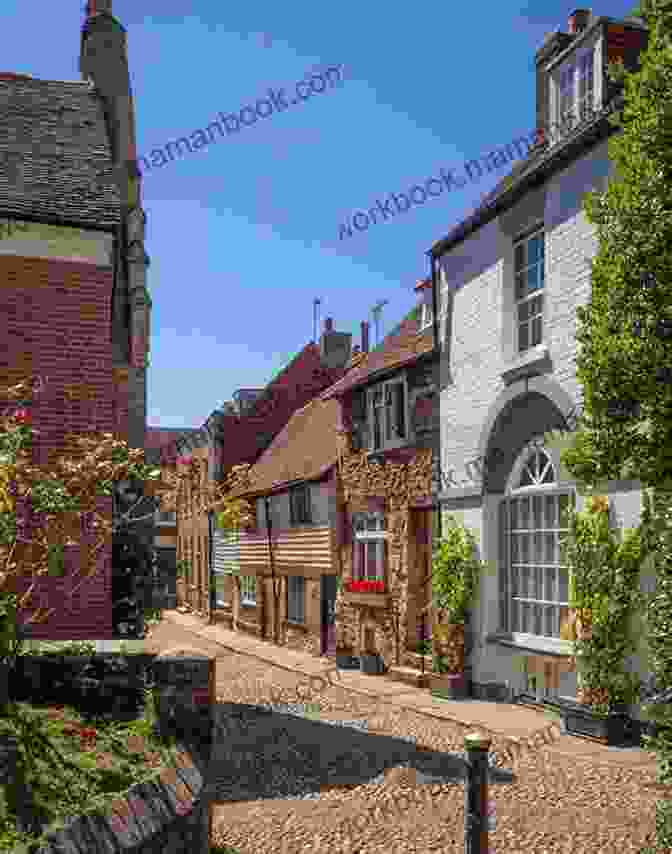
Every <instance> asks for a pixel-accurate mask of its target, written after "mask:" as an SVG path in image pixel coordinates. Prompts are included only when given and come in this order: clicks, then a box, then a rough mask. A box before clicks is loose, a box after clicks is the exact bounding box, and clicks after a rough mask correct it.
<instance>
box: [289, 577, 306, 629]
mask: <svg viewBox="0 0 672 854" xmlns="http://www.w3.org/2000/svg"><path fill="white" fill-rule="evenodd" d="M292 580H293V581H294V583H295V584H296V587H295V588H294V589H292ZM297 582H301V583H300V584H298V583H297ZM305 621H306V579H305V578H304V577H303V576H302V575H288V576H287V622H288V623H297V624H298V625H303V624H304V623H305Z"/></svg>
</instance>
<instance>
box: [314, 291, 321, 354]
mask: <svg viewBox="0 0 672 854" xmlns="http://www.w3.org/2000/svg"><path fill="white" fill-rule="evenodd" d="M320 305H322V300H321V299H320V298H319V297H315V299H314V300H313V341H314V342H315V343H317V333H318V331H319V329H320V326H319V323H320V309H319V306H320Z"/></svg>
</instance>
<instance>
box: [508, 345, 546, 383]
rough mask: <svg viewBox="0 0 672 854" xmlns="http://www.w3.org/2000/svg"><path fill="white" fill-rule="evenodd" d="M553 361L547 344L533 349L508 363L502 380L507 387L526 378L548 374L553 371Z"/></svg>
mask: <svg viewBox="0 0 672 854" xmlns="http://www.w3.org/2000/svg"><path fill="white" fill-rule="evenodd" d="M551 367H552V365H551V359H550V356H549V353H548V347H547V346H546V344H539V345H538V346H537V347H531V348H530V349H529V350H527V351H526V352H525V353H523V354H522V355H521V356H518V357H517V358H515V359H512V360H511V361H510V362H507V365H506V367H505V369H504V370H503V371H502V373H501V377H502V380H503V381H504V383H505V384H506V385H511V383H514V382H516V381H517V380H520V379H524V378H525V377H530V376H535V375H536V374H543V373H546V372H547V371H549V370H550V369H551Z"/></svg>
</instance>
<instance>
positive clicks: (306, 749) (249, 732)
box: [208, 703, 515, 801]
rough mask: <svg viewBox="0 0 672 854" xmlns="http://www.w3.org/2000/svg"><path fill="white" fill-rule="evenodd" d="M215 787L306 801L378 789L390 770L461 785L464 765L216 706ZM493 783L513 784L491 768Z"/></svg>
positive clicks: (450, 757)
mask: <svg viewBox="0 0 672 854" xmlns="http://www.w3.org/2000/svg"><path fill="white" fill-rule="evenodd" d="M215 721H216V725H215V737H214V746H213V753H212V762H211V764H210V770H209V774H208V776H209V784H210V785H211V786H212V788H213V794H214V797H216V798H217V799H218V800H232V801H238V800H240V801H248V800H258V799H260V798H283V797H300V796H301V795H305V794H308V793H319V791H320V789H323V788H327V787H328V788H333V787H337V786H344V787H345V786H357V785H362V784H364V783H369V782H377V780H376V778H378V777H379V776H381V775H382V774H383V773H384V771H385V770H386V769H388V768H393V767H395V766H399V765H405V766H407V767H412V768H415V770H416V772H417V780H418V783H450V782H453V783H460V782H461V781H462V780H463V778H464V774H465V768H466V763H465V761H464V758H463V757H462V756H460V755H458V754H454V753H442V752H439V751H431V750H421V749H418V748H416V747H415V745H414V744H412V743H409V742H408V741H404V740H403V739H401V738H395V737H393V736H385V735H379V734H371V733H367V732H362V731H358V730H356V729H354V728H353V727H348V726H334V725H330V724H329V723H327V722H325V721H320V720H310V719H307V718H302V717H298V716H295V715H292V714H289V713H280V712H277V711H273V710H269V709H264V708H263V707H259V706H254V705H246V704H241V703H218V704H217V706H216V714H215ZM489 771H490V775H489V777H490V783H491V784H503V783H511V782H513V781H514V780H515V777H514V775H513V773H512V772H510V771H507V770H504V769H501V768H495V767H492V766H491V767H490V769H489Z"/></svg>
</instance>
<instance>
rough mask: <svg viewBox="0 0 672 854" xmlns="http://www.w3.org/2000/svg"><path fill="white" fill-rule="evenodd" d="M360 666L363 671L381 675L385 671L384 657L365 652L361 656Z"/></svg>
mask: <svg viewBox="0 0 672 854" xmlns="http://www.w3.org/2000/svg"><path fill="white" fill-rule="evenodd" d="M359 666H360V670H361V672H362V673H366V674H368V675H369V676H380V675H382V674H383V673H384V672H385V664H384V662H383V659H382V658H381V657H380V656H379V655H378V654H376V653H373V654H372V653H368V652H366V653H363V654H362V655H360V656H359Z"/></svg>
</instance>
